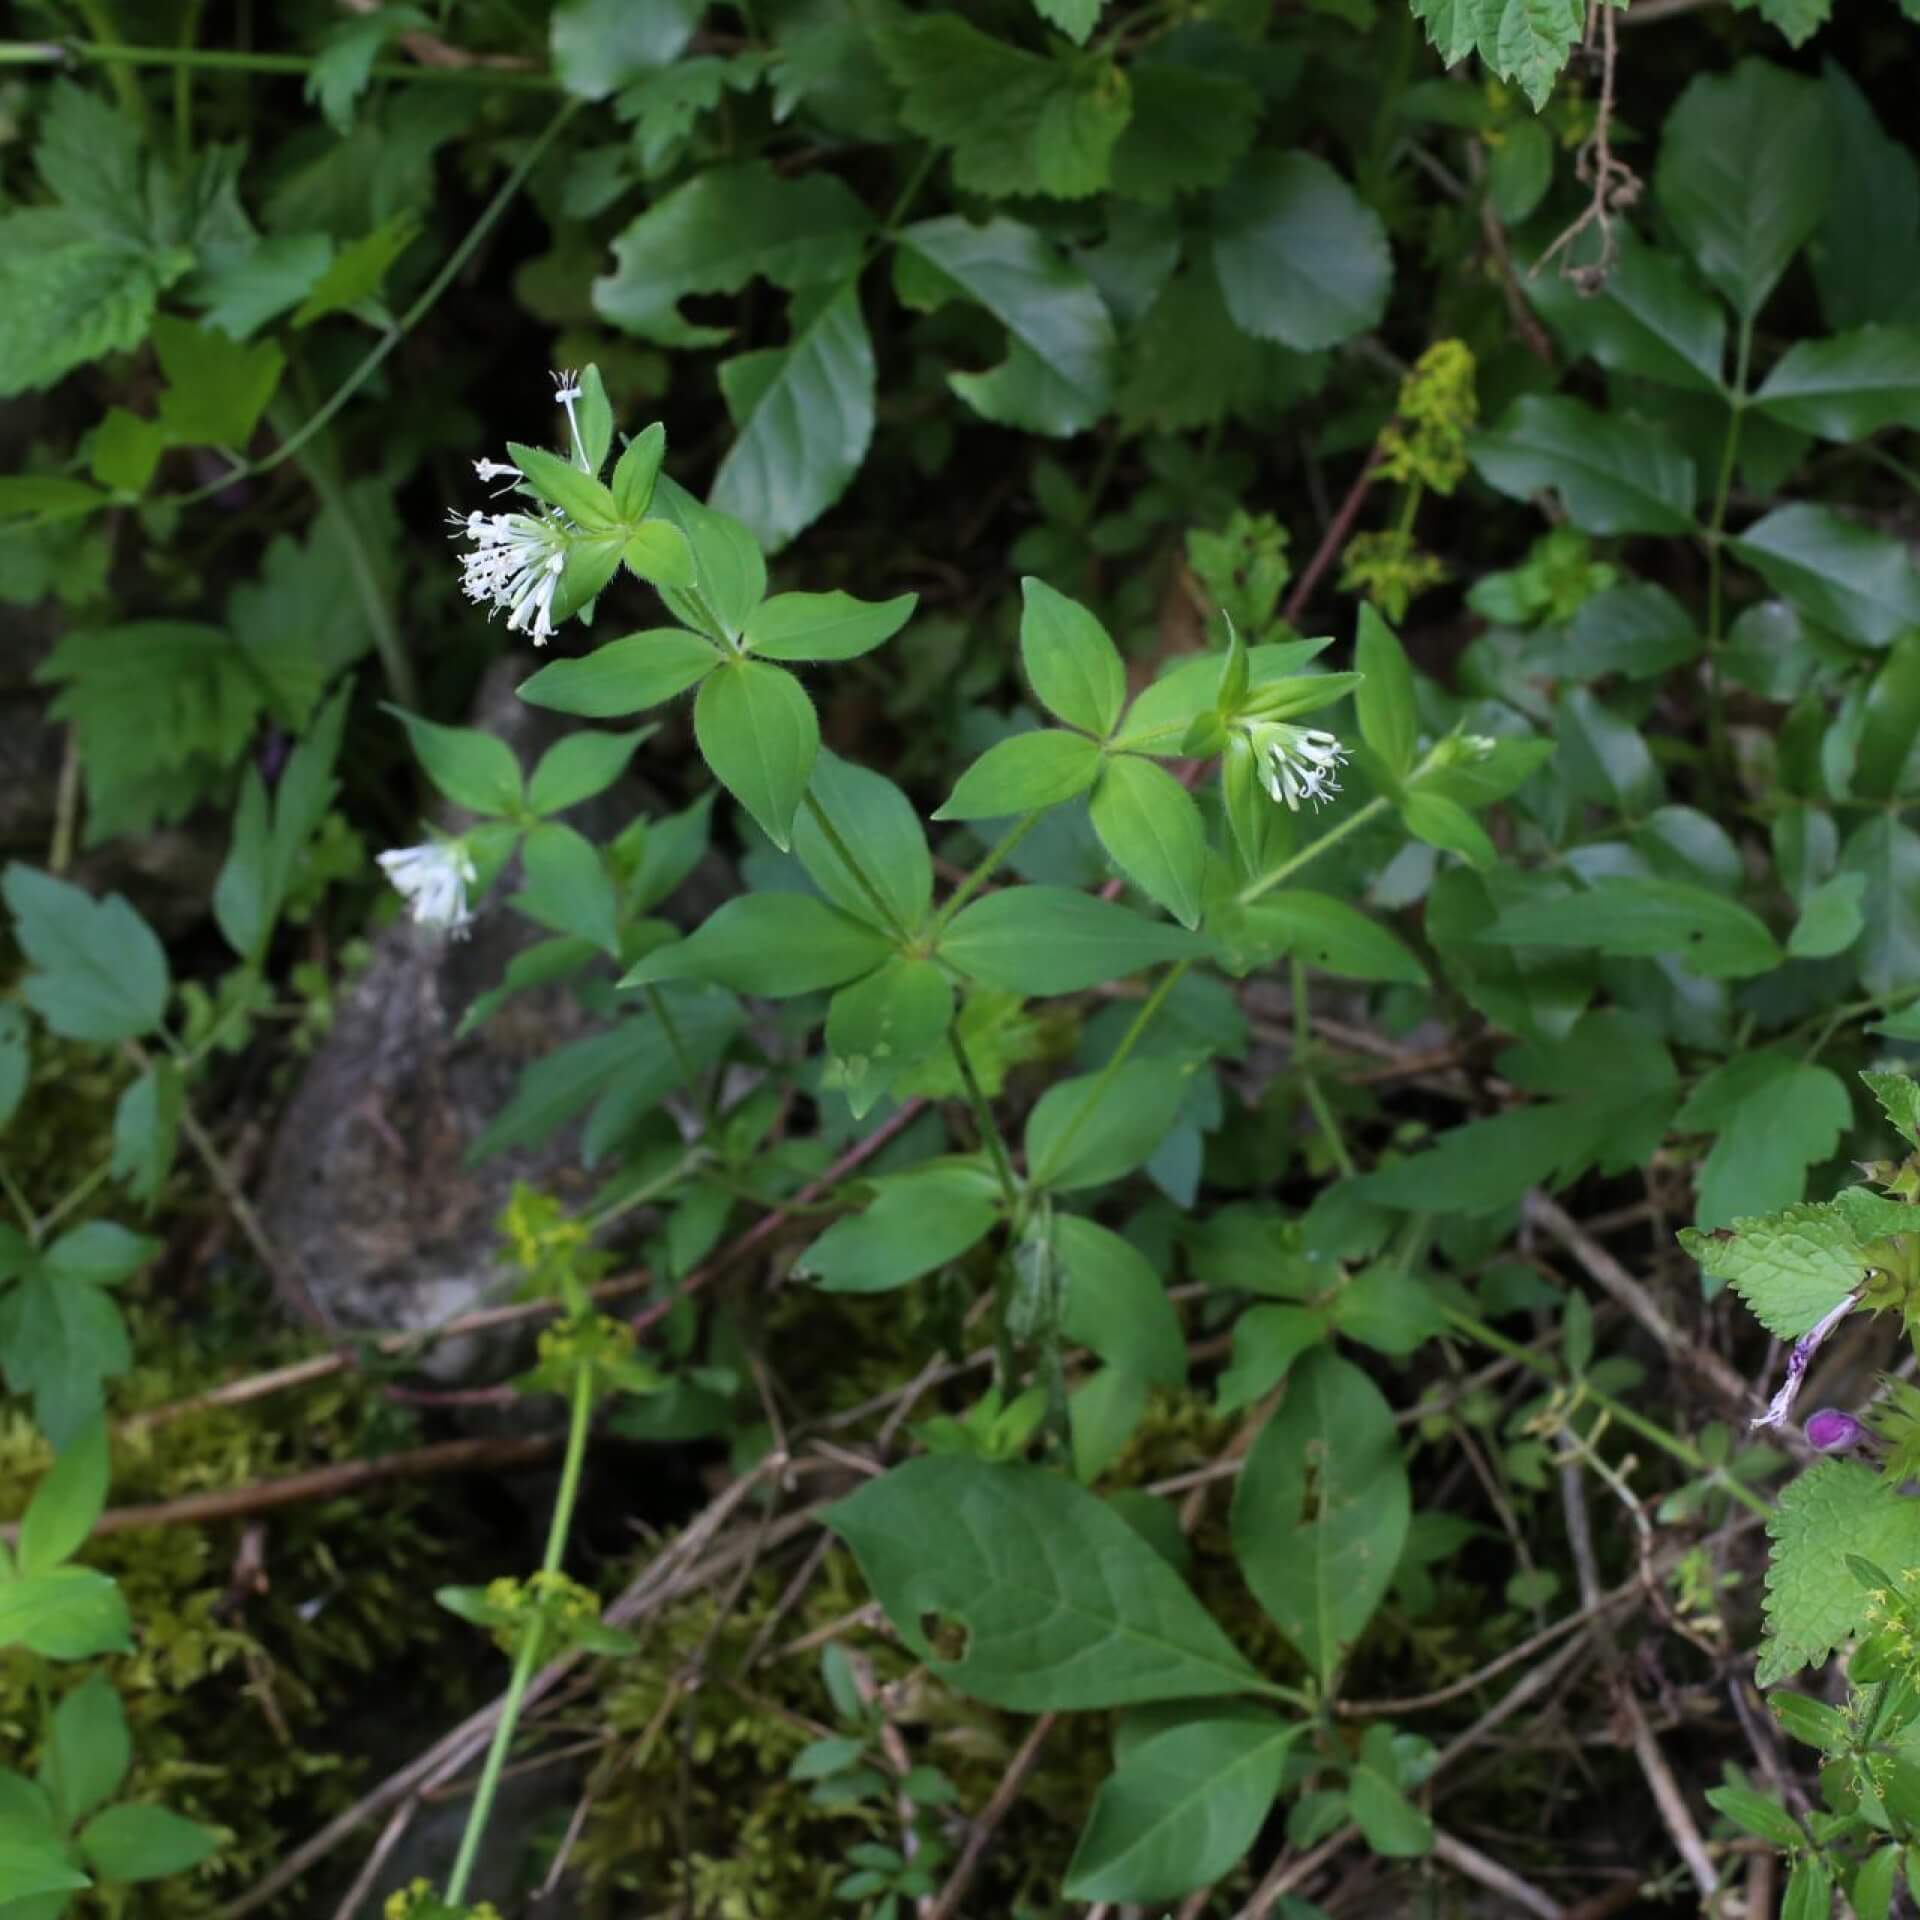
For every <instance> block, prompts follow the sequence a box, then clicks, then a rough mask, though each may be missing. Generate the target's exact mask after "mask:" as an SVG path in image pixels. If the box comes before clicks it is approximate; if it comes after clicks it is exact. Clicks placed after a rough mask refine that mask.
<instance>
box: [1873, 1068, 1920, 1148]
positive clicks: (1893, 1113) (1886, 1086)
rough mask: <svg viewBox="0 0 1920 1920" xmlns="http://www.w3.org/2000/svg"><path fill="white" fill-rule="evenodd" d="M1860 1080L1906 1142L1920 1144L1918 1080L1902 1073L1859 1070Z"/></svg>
mask: <svg viewBox="0 0 1920 1920" xmlns="http://www.w3.org/2000/svg"><path fill="white" fill-rule="evenodd" d="M1860 1079H1861V1082H1862V1084H1863V1085H1864V1086H1865V1087H1866V1089H1867V1091H1868V1092H1869V1093H1870V1094H1872V1095H1873V1097H1874V1098H1875V1099H1876V1100H1877V1101H1879V1103H1880V1111H1881V1112H1882V1113H1884V1114H1885V1115H1886V1116H1887V1118H1888V1119H1889V1120H1891V1121H1892V1122H1893V1124H1894V1128H1895V1130H1896V1131H1897V1132H1898V1133H1899V1134H1900V1135H1901V1136H1902V1137H1903V1138H1904V1139H1905V1140H1906V1141H1907V1142H1908V1144H1909V1145H1911V1146H1916V1147H1920V1080H1915V1079H1914V1078H1913V1076H1912V1075H1911V1074H1905V1073H1863V1074H1862V1075H1861V1076H1860Z"/></svg>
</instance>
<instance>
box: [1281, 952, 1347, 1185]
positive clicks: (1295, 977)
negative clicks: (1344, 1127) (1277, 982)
mask: <svg viewBox="0 0 1920 1920" xmlns="http://www.w3.org/2000/svg"><path fill="white" fill-rule="evenodd" d="M1287 964H1288V967H1289V969H1290V972H1291V978H1292V981H1293V1068H1294V1072H1295V1073H1297V1074H1298V1075H1299V1076H1300V1089H1301V1091H1302V1092H1303V1093H1304V1094H1305V1095H1306V1099H1307V1107H1308V1109H1309V1111H1310V1112H1311V1113H1312V1114H1313V1119H1314V1124H1315V1125H1316V1126H1317V1127H1318V1128H1319V1129H1320V1132H1321V1135H1322V1137H1323V1138H1324V1139H1325V1140H1326V1143H1327V1150H1328V1151H1329V1152H1330V1153H1331V1154H1332V1155H1333V1163H1334V1165H1335V1166H1337V1167H1338V1168H1339V1169H1340V1173H1341V1177H1342V1178H1343V1179H1347V1180H1351V1179H1352V1178H1353V1175H1354V1165H1353V1155H1352V1154H1350V1153H1349V1152H1348V1151H1347V1142H1346V1139H1345V1136H1344V1135H1342V1133H1341V1131H1340V1123H1339V1122H1338V1121H1337V1120H1335V1119H1334V1117H1333V1109H1332V1108H1331V1107H1330V1106H1328V1105H1327V1096H1326V1095H1325V1094H1324V1093H1323V1092H1321V1090H1320V1082H1319V1081H1318V1080H1317V1079H1316V1078H1315V1077H1314V1072H1313V1023H1312V1020H1311V1018H1310V1003H1309V1001H1308V997H1307V963H1306V962H1305V961H1304V960H1302V959H1301V958H1300V956H1299V955H1298V954H1297V953H1296V954H1294V955H1292V956H1291V957H1290V958H1289V960H1288V963H1287Z"/></svg>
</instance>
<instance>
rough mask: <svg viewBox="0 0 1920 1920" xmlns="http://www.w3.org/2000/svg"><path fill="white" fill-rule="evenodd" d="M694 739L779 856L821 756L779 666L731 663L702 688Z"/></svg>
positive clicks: (799, 698)
mask: <svg viewBox="0 0 1920 1920" xmlns="http://www.w3.org/2000/svg"><path fill="white" fill-rule="evenodd" d="M693 730H694V736H695V738H696V739H697V740H698V741H699V743H700V751H701V754H702V755H703V756H704V757H705V759H706V763H707V765H708V766H709V767H710V768H711V769H712V770H713V775H714V778H715V779H716V780H718V781H719V782H720V784H721V785H722V786H723V787H725V788H726V789H727V791H728V792H729V793H731V794H732V795H733V797H734V798H735V799H736V800H738V801H739V802H740V804H741V805H742V806H743V807H745V808H746V810H747V811H748V812H749V813H750V814H752V815H753V817H754V819H755V820H756V821H758V822H759V824H760V827H761V830H762V831H763V832H764V833H765V834H766V836H767V838H768V839H770V840H771V841H772V842H773V843H774V845H775V846H777V847H779V848H781V849H782V850H784V849H786V848H787V847H789V846H791V845H792V843H793V816H794V814H795V812H796V811H797V810H798V808H799V805H800V799H801V796H802V795H803V794H804V793H805V792H806V790H807V781H808V778H809V777H810V776H811V774H812V772H813V763H814V758H815V756H816V755H817V754H818V753H819V751H820V722H819V720H818V719H817V718H816V717H815V715H814V711H813V702H812V701H811V700H809V699H808V698H807V696H806V692H805V690H804V689H803V688H802V687H801V685H800V682H799V681H798V680H796V679H795V678H794V677H793V675H792V674H790V673H788V672H787V671H786V669H785V668H783V667H774V666H768V665H766V664H765V663H764V662H762V661H759V660H729V661H727V662H726V663H725V664H724V665H723V666H722V667H721V668H720V669H719V670H718V671H717V672H714V673H710V674H708V676H707V677H706V679H704V680H703V681H702V682H701V683H700V691H699V693H698V694H697V695H696V696H695V699H694V703H693Z"/></svg>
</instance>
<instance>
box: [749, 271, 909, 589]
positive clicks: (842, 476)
mask: <svg viewBox="0 0 1920 1920" xmlns="http://www.w3.org/2000/svg"><path fill="white" fill-rule="evenodd" d="M720 387H721V391H722V392H723V393H724V394H725V395H726V401H727V411H728V413H729V414H731V415H732V417H733V424H734V427H735V429H736V430H737V437H736V438H735V440H734V443H733V445H732V446H731V447H729V448H728V449H727V453H726V457H725V458H724V459H723V460H722V461H721V462H720V471H719V472H718V473H716V474H715V475H714V477H713V495H712V499H713V504H714V506H715V507H717V508H719V509H720V511H722V512H723V513H730V514H732V515H734V517H735V518H736V519H738V520H740V521H743V522H744V523H745V524H746V525H747V526H749V527H751V528H752V529H753V531H754V534H755V536H756V537H757V538H758V540H759V542H760V544H761V545H762V546H763V547H765V548H766V549H767V551H768V552H769V553H775V552H778V551H779V549H780V548H782V547H784V546H785V545H786V544H787V542H788V541H789V540H791V539H792V538H793V536H794V535H795V534H796V533H798V532H799V531H800V530H801V528H803V527H806V526H810V525H811V524H812V523H813V522H814V521H815V520H817V519H819V517H820V516H821V515H822V514H823V513H825V512H826V510H827V509H828V508H829V507H830V506H832V505H833V503H834V502H835V501H836V500H838V499H839V498H840V496H841V495H842V494H843V493H845V492H846V490H847V487H848V485H849V484H850V483H851V481H852V479H853V476H854V475H855V474H856V473H858V472H859V471H860V463H861V461H863V460H864V459H865V458H866V457H867V447H868V444H869V443H870V442H871V441H872V439H873V392H874V365H873V342H872V340H871V339H870V338H869V337H868V334H867V323H866V319H865V317H864V316H863V315H862V313H861V311H860V293H859V288H858V286H857V285H856V284H855V283H854V282H853V281H851V280H849V281H847V282H846V283H845V284H844V285H843V286H841V287H840V289H839V290H838V291H837V292H836V293H834V294H832V295H831V297H829V298H825V299H818V300H810V299H807V298H805V297H803V298H801V299H799V300H796V301H795V303H794V312H793V337H792V339H791V340H790V341H789V342H788V343H787V344H786V345H785V346H784V347H762V348H759V349H757V350H755V351H754V352H752V353H744V354H741V355H740V356H739V357H738V358H736V359H733V360H729V361H728V362H727V363H726V364H725V365H724V366H723V367H722V368H721V369H720Z"/></svg>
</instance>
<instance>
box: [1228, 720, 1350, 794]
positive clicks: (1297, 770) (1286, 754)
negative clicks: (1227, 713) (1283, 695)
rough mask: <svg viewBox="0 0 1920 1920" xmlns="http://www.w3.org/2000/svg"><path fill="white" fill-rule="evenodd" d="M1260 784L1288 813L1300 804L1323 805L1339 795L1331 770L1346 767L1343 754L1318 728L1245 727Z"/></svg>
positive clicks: (1277, 723)
mask: <svg viewBox="0 0 1920 1920" xmlns="http://www.w3.org/2000/svg"><path fill="white" fill-rule="evenodd" d="M1246 734H1247V739H1248V742H1249V743H1250V744H1251V746H1252V748H1253V755H1254V763H1255V765H1256V766H1257V767H1258V768H1259V770H1260V784H1261V785H1262V786H1264V787H1265V788H1266V790H1267V791H1268V793H1270V794H1271V795H1272V796H1273V797H1274V799H1275V800H1276V801H1283V802H1284V803H1285V804H1286V806H1287V807H1288V809H1289V810H1290V811H1291V812H1294V813H1298V812H1299V811H1300V803H1301V801H1303V800H1305V801H1310V802H1311V803H1312V804H1313V805H1314V806H1316V807H1318V806H1322V805H1324V804H1325V803H1326V802H1327V801H1328V800H1329V799H1331V798H1332V796H1333V795H1334V794H1336V793H1338V792H1339V791H1340V782H1339V781H1338V780H1336V779H1335V778H1334V777H1333V776H1334V769H1335V768H1336V767H1340V766H1343V765H1344V764H1345V763H1346V758H1347V750H1346V748H1345V747H1343V746H1342V745H1341V744H1340V742H1339V741H1338V740H1337V739H1336V738H1335V737H1334V736H1333V735H1332V734H1330V733H1326V732H1323V731H1322V730H1321V729H1320V728H1318V727H1290V726H1288V725H1287V724H1286V722H1285V721H1283V720H1254V721H1250V722H1248V723H1246Z"/></svg>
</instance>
